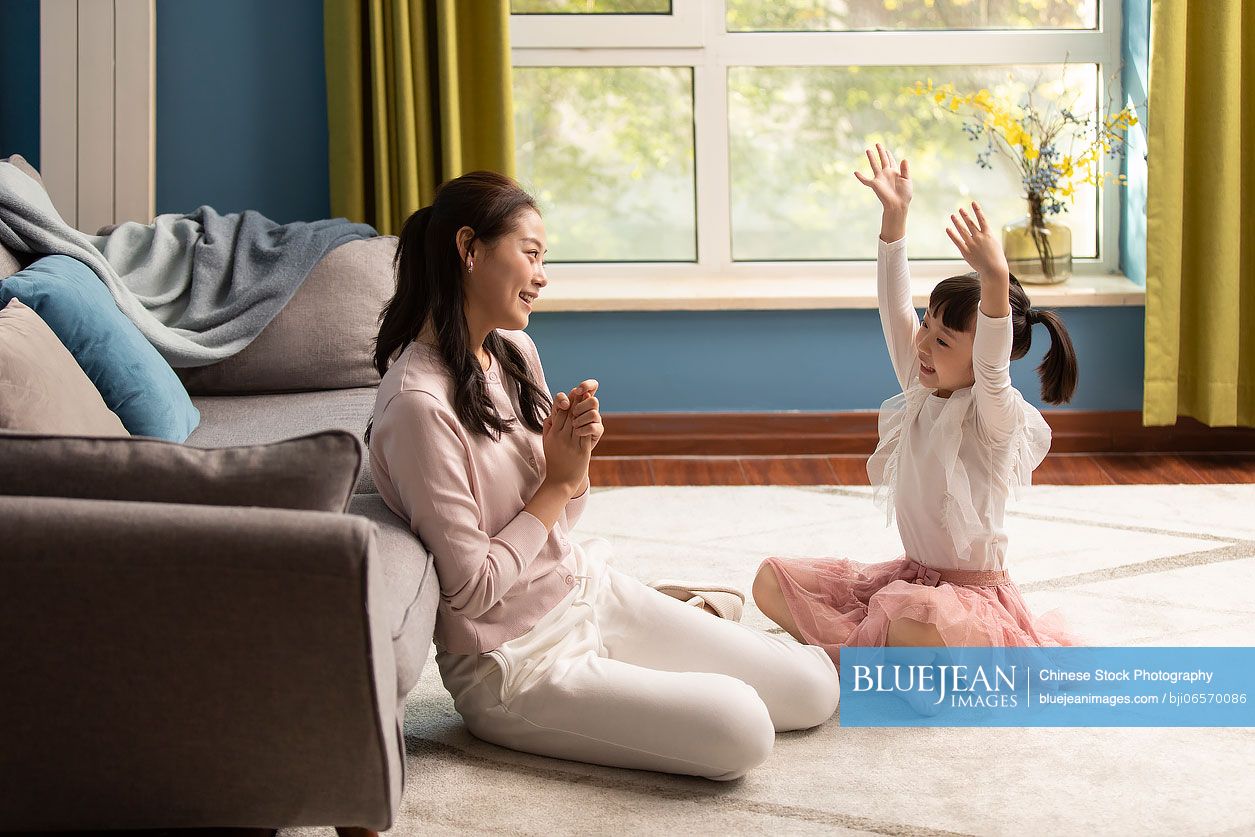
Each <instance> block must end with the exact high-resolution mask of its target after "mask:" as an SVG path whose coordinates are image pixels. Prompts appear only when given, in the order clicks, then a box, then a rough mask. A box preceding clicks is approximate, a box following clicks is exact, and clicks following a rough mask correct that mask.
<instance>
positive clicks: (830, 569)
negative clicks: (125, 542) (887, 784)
mask: <svg viewBox="0 0 1255 837" xmlns="http://www.w3.org/2000/svg"><path fill="white" fill-rule="evenodd" d="M867 159H868V160H869V161H870V162H871V168H872V176H871V177H870V178H869V177H865V176H864V175H862V174H861V173H858V172H856V173H855V177H857V178H858V180H859V182H860V183H862V184H864V185H865V186H868V187H869V188H870V189H871V190H872V191H873V192H874V193H875V194H876V197H878V198H879V199H880V202H881V205H882V206H883V215H882V218H881V228H880V242H879V255H878V257H877V262H876V272H877V294H878V297H879V302H880V322H881V326H882V327H883V329H884V334H885V342H886V343H887V344H888V346H889V355H890V358H891V359H892V361H893V369H894V372H896V373H897V377H898V383H899V384H900V385H901V387H902V393H901V394H899V395H897V396H895V397H893V398H891V399H889V400H888V401H886V402H885V403H884V404H883V405H882V407H881V410H880V422H879V423H880V444H879V445H878V446H877V448H876V452H875V453H874V454H872V457H871V459H870V460H868V463H867V473H868V476H869V477H870V478H871V483H872V485H873V486H874V487H875V497H876V502H877V504H880V505H883V506H884V507H885V509H886V512H887V514H888V516H889V520H892V519H893V516H894V515H895V513H896V516H897V522H898V531H899V532H900V533H901V535H902V543H903V545H904V547H905V548H906V555H905V556H903V557H902V558H899V559H897V560H894V561H886V562H883V563H879V564H860V563H856V562H854V561H848V560H842V559H822V558H821V559H794V560H789V559H783V558H768V559H767V560H766V561H764V562H763V564H762V566H761V567H760V568H759V570H758V575H757V577H756V578H755V579H754V588H753V593H754V600H755V602H756V603H757V604H758V606H759V608H760V609H761V610H762V611H763V613H765V614H766V615H767V616H768V617H769V618H770V619H772V620H773V621H775V622H776V623H777V624H779V625H780V626H781V627H783V628H784V629H785V630H786V631H788V632H789V633H790V634H792V635H793V636H794V637H796V638H797V639H798V640H799V641H801V642H806V643H810V644H812V645H818V646H821V647H822V648H824V650H826V651H827V652H828V653H829V655H831V656H832V658H833V660H834V661H838V662H839V649H840V647H841V646H843V645H850V646H869V645H920V646H934V647H937V646H965V645H977V646H1054V645H1072V644H1075V640H1074V639H1073V638H1072V637H1071V636H1070V635H1069V634H1068V633H1067V631H1066V629H1064V627H1063V626H1062V625H1061V624H1059V623H1058V622H1057V621H1056V618H1055V617H1053V616H1051V617H1050V618H1049V619H1046V618H1037V619H1035V618H1034V617H1033V616H1032V615H1031V614H1030V613H1029V610H1028V607H1027V606H1026V605H1025V603H1024V598H1023V596H1022V595H1021V594H1020V590H1019V588H1018V587H1017V586H1016V585H1015V583H1014V582H1013V581H1011V579H1010V577H1009V576H1008V575H1007V571H1006V570H1005V569H1004V565H1005V563H1006V552H1007V537H1006V533H1005V530H1004V528H1003V515H1004V512H1005V507H1006V501H1007V495H1008V493H1009V492H1010V491H1011V490H1012V489H1013V488H1016V487H1019V486H1027V485H1029V483H1030V479H1031V475H1032V471H1033V469H1034V468H1036V467H1037V465H1038V464H1040V463H1041V461H1042V459H1044V458H1045V456H1046V452H1047V451H1048V450H1049V448H1050V428H1049V427H1048V426H1047V425H1046V422H1045V420H1044V419H1043V418H1042V416H1041V414H1040V413H1039V412H1038V411H1037V410H1036V409H1035V408H1033V407H1032V406H1031V405H1029V404H1028V403H1026V402H1025V401H1024V398H1023V396H1021V395H1020V393H1019V392H1018V391H1017V390H1016V389H1015V388H1014V387H1012V386H1011V374H1010V361H1011V360H1014V359H1017V358H1021V357H1023V356H1024V355H1025V354H1026V353H1027V352H1028V349H1029V342H1030V340H1031V339H1032V328H1033V325H1034V324H1036V323H1041V324H1042V325H1044V326H1045V327H1046V329H1047V331H1049V333H1050V350H1049V351H1048V352H1047V353H1046V357H1045V360H1044V361H1043V362H1042V364H1041V366H1040V367H1038V373H1039V374H1040V376H1041V381H1042V398H1043V399H1044V400H1045V401H1046V402H1047V403H1050V404H1062V403H1065V402H1067V401H1068V400H1069V399H1070V398H1071V396H1072V392H1073V390H1074V389H1075V388H1076V358H1075V356H1074V354H1073V351H1072V342H1071V340H1070V339H1069V337H1068V333H1067V330H1066V329H1065V328H1064V327H1063V323H1062V322H1061V321H1060V319H1059V318H1058V316H1056V315H1055V314H1054V313H1053V312H1050V311H1038V310H1037V309H1035V308H1033V307H1032V305H1031V304H1030V303H1029V300H1028V297H1027V296H1026V295H1025V293H1024V289H1023V288H1022V287H1020V283H1019V282H1018V281H1017V280H1016V279H1015V277H1013V276H1011V274H1010V271H1009V270H1008V268H1007V260H1006V257H1005V256H1004V255H1003V253H1002V248H1001V247H1000V246H999V244H998V240H997V238H995V236H994V233H993V231H992V230H991V229H990V228H989V225H988V223H987V222H986V220H985V215H984V213H983V212H982V211H981V209H980V207H979V206H977V205H976V204H975V203H973V204H972V215H969V214H968V213H967V211H966V210H960V211H959V215H960V216H961V218H960V217H956V216H953V215H952V216H950V220H951V221H952V223H953V228H952V229H947V230H946V232H947V233H948V234H949V236H950V239H951V240H952V241H953V242H954V244H955V246H956V247H958V249H959V253H961V254H962V256H963V258H964V259H965V260H966V261H967V263H968V264H969V265H970V266H971V267H972V268H973V270H974V271H975V272H973V273H968V274H965V275H963V276H954V277H951V278H949V279H946V280H944V281H942V282H940V283H939V284H938V285H937V286H936V288H935V289H934V290H933V292H932V295H931V296H930V298H929V302H928V310H927V312H926V313H925V315H924V320H923V323H922V324H921V323H920V320H919V317H918V316H917V315H916V313H915V309H914V308H913V307H912V305H911V281H910V274H909V272H908V270H907V262H906V240H905V238H904V236H905V234H906V215H907V207H908V206H909V204H910V202H911V179H910V173H909V167H908V166H907V162H906V161H905V160H903V161H902V162H901V165H900V166H899V165H897V164H896V163H895V162H894V160H893V158H892V156H891V155H890V154H889V153H888V152H887V151H886V150H885V149H884V148H882V147H881V146H880V145H879V144H877V146H876V153H875V154H873V153H872V152H871V151H870V150H869V151H868V152H867Z"/></svg>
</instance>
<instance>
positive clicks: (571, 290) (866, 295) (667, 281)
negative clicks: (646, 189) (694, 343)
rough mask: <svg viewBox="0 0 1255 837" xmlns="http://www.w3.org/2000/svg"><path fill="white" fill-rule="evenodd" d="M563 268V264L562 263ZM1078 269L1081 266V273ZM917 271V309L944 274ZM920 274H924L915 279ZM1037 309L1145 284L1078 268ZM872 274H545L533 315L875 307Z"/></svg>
mask: <svg viewBox="0 0 1255 837" xmlns="http://www.w3.org/2000/svg"><path fill="white" fill-rule="evenodd" d="M564 267H565V266H564ZM1083 269H1084V268H1082V270H1083ZM952 272H953V268H950V271H949V272H947V273H944V274H943V275H938V276H935V277H931V278H930V277H928V276H927V274H926V272H924V271H916V272H915V277H914V278H913V280H912V282H911V292H912V296H913V298H914V302H915V305H916V307H917V308H923V307H925V306H926V305H927V301H928V295H929V293H930V292H931V291H932V289H933V287H934V286H935V285H936V284H937V282H938V281H940V280H941V279H942V278H944V276H947V275H950V273H952ZM921 273H925V275H923V276H921V275H920V274H921ZM1024 287H1025V290H1026V291H1028V295H1029V298H1030V299H1031V300H1032V301H1033V305H1035V306H1038V307H1041V308H1084V307H1114V306H1141V305H1145V304H1146V289H1145V288H1144V287H1142V286H1141V285H1138V284H1136V283H1134V282H1133V281H1131V280H1130V279H1127V278H1126V277H1124V276H1122V275H1118V274H1097V273H1088V274H1087V273H1077V274H1073V276H1072V278H1071V279H1069V280H1068V281H1067V282H1063V283H1061V284H1058V285H1025V286H1024ZM876 307H877V306H876V279H875V275H874V274H873V275H871V276H863V277H832V276H815V277H806V276H793V277H787V278H786V277H781V276H728V277H719V278H715V277H678V276H648V277H635V278H625V277H620V276H615V277H604V276H588V275H584V276H581V275H579V274H578V273H575V274H573V273H572V272H570V271H569V270H565V269H564V270H563V271H562V272H561V273H560V274H559V273H558V271H551V273H550V282H549V286H548V287H547V288H545V290H544V292H543V293H542V294H541V298H540V299H539V300H538V301H537V304H536V310H537V311H538V312H545V313H547V312H560V311H791V310H797V311H803V310H824V309H868V308H870V309H875V308H876Z"/></svg>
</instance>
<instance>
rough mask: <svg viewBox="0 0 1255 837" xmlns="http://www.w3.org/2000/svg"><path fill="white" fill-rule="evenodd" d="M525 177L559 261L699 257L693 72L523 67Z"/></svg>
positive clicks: (518, 134) (520, 140)
mask: <svg viewBox="0 0 1255 837" xmlns="http://www.w3.org/2000/svg"><path fill="white" fill-rule="evenodd" d="M514 125H515V141H516V148H517V166H518V175H519V180H520V181H521V182H522V183H523V185H524V186H527V187H528V188H530V189H531V190H532V191H533V194H535V195H536V197H537V198H538V199H539V200H540V202H541V206H542V211H543V212H544V214H545V229H546V231H547V233H548V237H549V259H550V261H567V262H569V261H631V262H637V261H695V260H696V258H697V221H696V209H695V206H696V195H695V192H694V188H695V187H694V184H693V71H692V69H691V68H689V67H515V68H514Z"/></svg>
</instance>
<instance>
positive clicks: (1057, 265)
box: [1002, 198, 1072, 285]
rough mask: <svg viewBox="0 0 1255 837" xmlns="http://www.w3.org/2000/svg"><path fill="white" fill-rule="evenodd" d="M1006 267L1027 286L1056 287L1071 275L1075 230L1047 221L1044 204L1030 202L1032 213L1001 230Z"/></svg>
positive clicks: (1030, 199) (1030, 211)
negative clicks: (1043, 210) (1073, 232)
mask: <svg viewBox="0 0 1255 837" xmlns="http://www.w3.org/2000/svg"><path fill="white" fill-rule="evenodd" d="M1002 249H1003V250H1004V251H1006V255H1007V265H1008V266H1009V267H1010V268H1011V272H1012V273H1013V274H1015V277H1016V278H1017V279H1019V280H1020V281H1021V282H1022V283H1024V284H1025V285H1055V284H1058V283H1059V282H1066V281H1067V280H1068V278H1069V277H1070V276H1071V275H1072V230H1071V229H1070V228H1068V227H1067V225H1065V224H1057V223H1055V222H1054V221H1047V220H1046V219H1045V217H1044V213H1043V212H1042V208H1041V202H1040V201H1035V200H1033V199H1032V198H1029V213H1028V215H1025V216H1024V217H1023V218H1021V219H1020V220H1018V221H1016V222H1015V223H1012V224H1007V225H1006V226H1005V227H1003V228H1002Z"/></svg>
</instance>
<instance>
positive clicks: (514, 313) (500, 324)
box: [463, 209, 549, 331]
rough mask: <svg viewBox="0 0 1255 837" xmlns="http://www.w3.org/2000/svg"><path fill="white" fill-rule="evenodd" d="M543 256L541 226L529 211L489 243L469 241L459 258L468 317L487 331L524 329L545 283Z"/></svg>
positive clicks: (543, 245) (539, 218) (542, 228)
mask: <svg viewBox="0 0 1255 837" xmlns="http://www.w3.org/2000/svg"><path fill="white" fill-rule="evenodd" d="M464 229H465V228H464ZM546 252H547V248H546V237H545V222H544V221H543V220H541V217H540V214H539V213H537V212H536V211H534V210H532V209H527V210H524V211H523V212H521V213H520V214H519V216H518V218H517V219H516V221H515V224H514V227H513V229H512V230H510V231H509V232H507V233H506V234H505V235H503V236H501V237H500V238H498V239H497V240H496V241H494V242H492V243H491V245H485V244H484V243H483V242H479V241H476V242H474V243H473V244H472V245H471V246H470V248H469V249H468V250H467V251H466V252H465V254H464V255H463V259H464V264H463V267H464V268H465V269H466V273H465V283H466V285H465V287H466V307H467V314H468V315H471V314H472V312H473V315H474V317H473V318H474V319H475V320H476V321H478V322H480V323H483V324H485V325H487V326H488V327H489V328H501V329H507V330H510V331H518V330H520V329H523V328H525V327H526V326H527V323H528V320H529V319H530V317H531V313H532V307H533V305H534V304H535V302H536V299H537V298H538V297H539V296H540V292H541V290H542V289H543V288H544V287H545V286H546V285H548V284H549V279H548V278H547V277H546V276H545V253H546ZM468 265H469V266H468Z"/></svg>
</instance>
